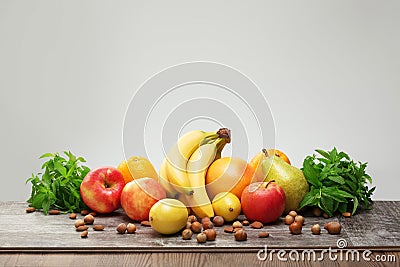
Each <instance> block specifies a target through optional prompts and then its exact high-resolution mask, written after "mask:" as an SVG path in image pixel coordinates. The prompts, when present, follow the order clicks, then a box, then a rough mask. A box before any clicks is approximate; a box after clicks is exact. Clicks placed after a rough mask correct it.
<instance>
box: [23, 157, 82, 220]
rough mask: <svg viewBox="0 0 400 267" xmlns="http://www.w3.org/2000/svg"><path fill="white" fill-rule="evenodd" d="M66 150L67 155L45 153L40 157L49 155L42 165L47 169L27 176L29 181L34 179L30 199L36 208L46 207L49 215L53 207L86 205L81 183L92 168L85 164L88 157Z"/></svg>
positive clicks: (66, 208) (71, 209)
mask: <svg viewBox="0 0 400 267" xmlns="http://www.w3.org/2000/svg"><path fill="white" fill-rule="evenodd" d="M64 154H65V156H67V158H64V157H62V156H60V155H59V154H58V153H55V154H51V153H46V154H43V155H42V156H41V157H40V159H42V158H49V160H48V161H46V162H45V163H43V165H42V170H44V173H43V174H42V173H38V174H37V175H34V174H32V177H31V178H29V179H27V180H26V183H29V182H31V183H32V192H31V197H30V198H29V199H28V203H30V206H32V207H35V208H36V209H42V211H43V213H44V214H45V215H47V214H48V211H49V209H50V208H51V207H54V208H57V209H59V210H61V211H65V212H74V211H80V210H82V209H86V205H85V203H84V202H83V200H82V198H81V195H80V186H81V183H82V180H83V178H84V177H85V176H86V174H87V173H88V172H89V171H90V169H89V168H88V167H87V166H83V165H81V163H82V162H86V160H85V159H84V158H82V157H76V156H75V155H74V154H72V153H71V152H69V151H68V152H67V151H64ZM39 176H41V177H39Z"/></svg>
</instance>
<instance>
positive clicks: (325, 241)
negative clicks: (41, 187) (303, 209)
mask: <svg viewBox="0 0 400 267" xmlns="http://www.w3.org/2000/svg"><path fill="white" fill-rule="evenodd" d="M26 207H27V204H26V203H18V202H2V203H0V252H1V254H0V265H20V266H24V265H25V266H32V265H43V266H50V265H77V263H80V264H81V263H82V262H83V263H84V264H83V265H89V264H90V265H92V264H95V265H96V266H111V265H120V264H127V263H128V264H129V265H135V266H138V265H163V266H165V265H170V266H180V265H185V266H192V265H195V266H197V265H206V266H210V264H211V265H227V264H230V265H234V266H235V265H237V264H239V263H240V262H242V263H244V262H246V265H247V263H249V264H255V265H260V264H264V265H268V264H269V258H267V259H266V260H265V261H260V260H259V259H258V258H257V253H258V252H260V250H263V249H264V251H265V248H267V252H268V254H267V255H268V257H270V256H271V254H273V253H275V254H273V263H274V264H275V265H277V264H286V263H287V262H282V261H280V260H279V258H278V251H279V250H284V251H285V252H286V254H285V256H284V257H283V258H286V259H287V261H289V263H292V264H293V263H299V262H301V255H302V253H303V252H307V251H310V250H311V249H312V250H313V251H314V250H315V251H316V253H317V260H316V262H314V263H315V264H317V265H318V264H320V265H324V266H325V265H327V264H328V266H329V265H331V266H332V265H333V266H336V265H338V264H349V265H351V266H354V264H355V263H357V262H349V261H340V260H337V261H332V260H330V259H329V257H327V256H326V257H324V260H323V261H319V260H318V258H319V256H320V253H321V251H322V250H324V249H329V248H331V249H337V250H338V252H337V255H338V256H339V252H340V251H341V250H342V251H344V252H343V253H345V252H346V251H348V250H349V249H352V250H357V251H360V253H362V252H364V251H365V250H370V251H372V257H376V256H377V255H386V257H388V256H392V255H393V257H394V260H396V262H390V263H388V262H386V264H392V266H398V265H399V261H400V257H399V256H400V253H399V252H400V226H399V222H398V216H399V214H400V202H396V201H376V202H375V203H374V206H373V209H372V210H370V211H361V212H360V213H359V214H357V215H355V216H352V217H350V218H344V217H342V216H338V217H334V218H330V219H324V218H322V217H313V216H312V215H311V214H308V213H305V214H304V215H305V218H306V222H305V225H304V227H303V233H302V234H301V235H291V234H290V233H289V230H288V226H287V225H285V224H284V223H283V222H282V219H283V218H281V220H279V221H278V222H276V223H274V224H270V225H266V226H264V228H263V229H252V228H250V227H249V226H247V227H245V229H246V232H247V233H248V240H247V241H244V242H237V241H235V240H234V237H233V234H231V233H225V232H224V231H223V228H224V227H216V230H217V239H216V241H213V242H207V243H205V244H199V243H197V241H196V239H195V237H193V238H192V240H182V238H181V236H180V235H179V234H177V235H172V236H162V235H159V234H157V233H155V232H154V231H153V230H152V229H151V228H150V227H145V226H141V225H140V223H136V225H137V232H136V233H135V234H132V235H129V234H124V235H121V234H118V233H117V232H116V230H115V228H116V226H117V225H118V224H119V223H121V222H125V223H128V222H131V221H130V220H129V218H128V217H127V216H126V215H125V214H124V213H123V212H122V211H119V212H115V213H113V214H110V215H100V216H96V217H95V224H102V225H104V226H105V230H104V231H102V232H95V231H93V229H92V228H91V227H90V228H89V236H88V238H85V239H82V238H81V237H80V233H78V232H76V231H75V227H74V220H71V219H69V218H68V215H67V214H61V215H49V216H44V215H43V214H42V213H41V212H34V213H26V212H25V208H26ZM81 217H83V216H81V215H78V218H81ZM328 221H339V222H340V223H341V224H342V227H343V228H342V232H341V233H340V234H339V235H329V234H327V232H326V230H324V229H323V230H322V233H321V235H312V234H311V231H310V228H311V226H312V225H313V224H315V223H319V224H320V225H321V226H323V225H324V223H326V222H328ZM263 231H268V232H269V233H270V236H269V237H268V238H259V237H258V233H259V232H263ZM338 246H339V247H338ZM272 250H275V252H272ZM264 251H262V252H264ZM293 251H294V252H293ZM271 252H272V253H271ZM290 252H291V253H292V256H293V258H296V255H299V257H300V261H292V260H291V258H289V253H290ZM282 253H283V252H282ZM296 253H297V254H296ZM264 255H265V254H264V253H261V254H259V256H264ZM304 255H305V257H307V256H308V255H307V254H304ZM349 256H351V255H350V254H349ZM374 259H375V258H374ZM389 260H390V261H393V258H390V259H389ZM304 263H306V264H307V263H309V262H308V261H305V262H304ZM358 263H363V264H364V266H365V264H366V262H365V261H363V259H362V258H361V261H360V262H358ZM367 263H368V264H370V265H371V264H372V265H374V264H375V263H377V262H376V261H374V262H372V261H370V262H367ZM396 264H397V265H396Z"/></svg>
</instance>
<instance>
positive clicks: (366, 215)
mask: <svg viewBox="0 0 400 267" xmlns="http://www.w3.org/2000/svg"><path fill="white" fill-rule="evenodd" d="M399 214H400V201H376V202H374V204H373V209H372V210H371V211H366V210H362V211H360V213H358V214H356V215H354V216H352V217H350V218H344V217H340V218H339V220H340V223H341V224H342V226H343V228H344V229H345V231H346V233H347V235H348V237H349V239H350V240H351V242H352V243H353V245H354V246H359V247H390V246H393V247H396V246H400V226H399V225H400V224H399V222H398V221H397V218H398V216H399Z"/></svg>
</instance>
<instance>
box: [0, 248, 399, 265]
mask: <svg viewBox="0 0 400 267" xmlns="http://www.w3.org/2000/svg"><path fill="white" fill-rule="evenodd" d="M382 255H384V257H386V261H384V262H382V261H377V257H380V259H382ZM370 258H371V260H370V261H365V260H364V259H362V258H361V259H360V261H352V260H349V261H345V260H342V261H341V260H336V261H332V260H330V259H329V257H328V256H326V257H324V258H323V260H321V261H319V260H317V261H308V260H305V261H302V260H300V261H291V260H288V261H279V259H278V258H277V257H276V256H275V257H274V258H273V259H272V261H270V260H269V259H267V260H265V261H260V260H258V258H257V256H256V253H61V254H60V253H50V254H47V253H22V254H21V253H2V254H0V266H97V267H102V266H107V267H108V266H167V267H168V266H171V267H178V266H205V267H209V266H278V267H279V266H324V267H325V266H326V267H330V266H365V267H369V266H371V267H372V266H399V260H400V252H374V253H373V254H372V255H371V256H370ZM388 259H390V261H389V260H388Z"/></svg>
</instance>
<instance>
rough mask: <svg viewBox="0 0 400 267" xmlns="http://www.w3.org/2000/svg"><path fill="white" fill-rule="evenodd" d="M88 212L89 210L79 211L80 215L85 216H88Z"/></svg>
mask: <svg viewBox="0 0 400 267" xmlns="http://www.w3.org/2000/svg"><path fill="white" fill-rule="evenodd" d="M89 212H90V211H89V210H81V215H82V216H86V215H88V214H89Z"/></svg>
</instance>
